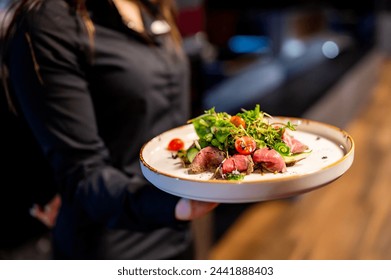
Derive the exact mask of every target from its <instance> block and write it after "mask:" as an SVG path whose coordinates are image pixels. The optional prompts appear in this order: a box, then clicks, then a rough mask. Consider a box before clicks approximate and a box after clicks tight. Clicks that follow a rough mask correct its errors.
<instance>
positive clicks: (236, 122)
mask: <svg viewBox="0 0 391 280" xmlns="http://www.w3.org/2000/svg"><path fill="white" fill-rule="evenodd" d="M230 122H231V123H233V124H234V125H235V126H236V127H239V126H242V127H243V128H246V122H245V121H244V120H243V118H242V117H239V116H232V117H231V119H230Z"/></svg>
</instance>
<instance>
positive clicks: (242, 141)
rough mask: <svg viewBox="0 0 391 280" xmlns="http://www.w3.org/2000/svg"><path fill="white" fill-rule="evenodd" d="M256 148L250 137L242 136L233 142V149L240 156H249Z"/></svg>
mask: <svg viewBox="0 0 391 280" xmlns="http://www.w3.org/2000/svg"><path fill="white" fill-rule="evenodd" d="M256 148H257V143H256V142H255V140H254V139H253V138H252V137H250V136H242V137H240V138H238V139H236V141H235V149H236V151H238V153H239V154H241V155H249V154H251V153H252V152H254V151H255V150H256Z"/></svg>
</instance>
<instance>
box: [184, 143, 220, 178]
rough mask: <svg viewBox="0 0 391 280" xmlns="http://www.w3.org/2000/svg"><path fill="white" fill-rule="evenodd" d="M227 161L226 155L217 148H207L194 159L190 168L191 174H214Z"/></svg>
mask: <svg viewBox="0 0 391 280" xmlns="http://www.w3.org/2000/svg"><path fill="white" fill-rule="evenodd" d="M224 159H225V153H224V152H223V151H221V150H219V149H218V148H216V147H211V146H208V147H205V148H203V149H201V150H200V151H199V152H198V153H197V155H196V156H195V157H194V160H193V162H192V163H191V164H190V166H189V173H191V174H198V173H201V172H205V171H211V172H214V171H215V170H216V168H217V167H219V165H220V164H221V163H222V162H223V160H224Z"/></svg>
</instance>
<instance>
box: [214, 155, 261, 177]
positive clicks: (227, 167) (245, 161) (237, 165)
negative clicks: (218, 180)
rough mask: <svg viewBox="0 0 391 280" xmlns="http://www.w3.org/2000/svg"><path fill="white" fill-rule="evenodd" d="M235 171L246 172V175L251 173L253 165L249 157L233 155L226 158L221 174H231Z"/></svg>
mask: <svg viewBox="0 0 391 280" xmlns="http://www.w3.org/2000/svg"><path fill="white" fill-rule="evenodd" d="M235 170H237V171H239V172H246V174H247V175H248V174H250V173H252V172H253V171H254V163H253V161H252V158H251V156H246V155H239V154H235V155H233V156H232V157H229V158H227V159H226V160H225V161H224V162H223V164H222V166H221V171H222V173H223V174H227V173H232V172H233V171H235Z"/></svg>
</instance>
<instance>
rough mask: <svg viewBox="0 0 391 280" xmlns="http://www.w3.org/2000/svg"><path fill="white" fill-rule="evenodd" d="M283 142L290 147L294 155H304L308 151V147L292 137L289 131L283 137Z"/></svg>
mask: <svg viewBox="0 0 391 280" xmlns="http://www.w3.org/2000/svg"><path fill="white" fill-rule="evenodd" d="M282 141H284V142H285V144H287V145H288V147H289V148H290V149H291V153H292V154H297V153H302V152H304V151H305V150H307V149H308V146H307V145H305V144H303V143H301V142H300V141H299V140H297V139H296V138H294V137H293V136H292V135H290V134H289V133H288V132H287V131H285V132H284V134H283V135H282Z"/></svg>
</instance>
